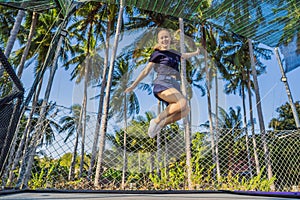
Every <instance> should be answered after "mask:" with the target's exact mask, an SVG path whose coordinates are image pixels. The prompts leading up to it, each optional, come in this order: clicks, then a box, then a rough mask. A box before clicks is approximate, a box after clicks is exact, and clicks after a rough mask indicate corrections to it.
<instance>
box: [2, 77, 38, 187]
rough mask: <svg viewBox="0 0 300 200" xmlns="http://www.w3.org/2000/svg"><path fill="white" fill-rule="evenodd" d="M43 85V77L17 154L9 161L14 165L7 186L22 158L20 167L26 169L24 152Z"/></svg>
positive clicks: (11, 156)
mask: <svg viewBox="0 0 300 200" xmlns="http://www.w3.org/2000/svg"><path fill="white" fill-rule="evenodd" d="M42 85H43V79H41V81H40V83H39V85H38V88H37V91H36V92H35V94H34V98H33V101H32V108H31V111H30V113H29V116H28V119H27V123H26V126H25V129H24V134H23V135H22V138H21V141H20V143H19V146H18V149H17V151H16V154H15V153H14V152H13V151H12V152H11V154H10V157H9V159H11V160H12V159H13V160H12V161H10V162H9V163H11V162H12V166H11V169H10V171H9V175H8V180H7V186H11V185H10V184H11V183H12V180H13V179H14V170H15V169H16V168H17V166H18V164H19V162H20V160H22V162H21V163H22V165H21V167H20V169H22V168H23V171H24V170H25V164H26V162H25V161H26V158H24V154H25V152H26V149H27V148H28V145H29V141H30V132H31V131H30V130H31V128H32V117H33V114H34V112H35V110H36V104H37V101H38V97H39V95H40V92H41V89H42ZM24 112H25V109H23V110H22V114H21V115H23V114H24ZM14 143H16V142H14ZM14 143H13V144H14ZM12 149H15V148H12ZM22 152H24V153H23V158H21V157H22ZM14 154H15V155H14ZM9 166H10V164H9Z"/></svg>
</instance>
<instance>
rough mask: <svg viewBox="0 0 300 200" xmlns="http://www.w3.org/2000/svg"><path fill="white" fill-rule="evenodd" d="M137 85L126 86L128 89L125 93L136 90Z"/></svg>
mask: <svg viewBox="0 0 300 200" xmlns="http://www.w3.org/2000/svg"><path fill="white" fill-rule="evenodd" d="M134 88H135V87H133V86H132V85H131V86H129V87H128V88H126V90H125V91H124V92H125V93H129V92H132V91H133V90H134Z"/></svg>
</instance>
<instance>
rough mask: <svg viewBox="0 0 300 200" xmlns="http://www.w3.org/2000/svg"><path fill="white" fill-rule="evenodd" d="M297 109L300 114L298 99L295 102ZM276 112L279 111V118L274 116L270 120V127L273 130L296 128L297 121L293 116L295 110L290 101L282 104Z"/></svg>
mask: <svg viewBox="0 0 300 200" xmlns="http://www.w3.org/2000/svg"><path fill="white" fill-rule="evenodd" d="M295 107H296V110H297V112H298V115H300V102H299V101H297V102H296V103H295ZM276 112H277V113H278V117H277V118H272V119H271V121H270V122H269V128H272V129H273V130H295V129H297V127H296V122H295V119H294V116H293V112H292V109H291V106H290V104H289V103H288V102H286V103H285V104H284V105H282V106H280V107H279V108H277V109H276Z"/></svg>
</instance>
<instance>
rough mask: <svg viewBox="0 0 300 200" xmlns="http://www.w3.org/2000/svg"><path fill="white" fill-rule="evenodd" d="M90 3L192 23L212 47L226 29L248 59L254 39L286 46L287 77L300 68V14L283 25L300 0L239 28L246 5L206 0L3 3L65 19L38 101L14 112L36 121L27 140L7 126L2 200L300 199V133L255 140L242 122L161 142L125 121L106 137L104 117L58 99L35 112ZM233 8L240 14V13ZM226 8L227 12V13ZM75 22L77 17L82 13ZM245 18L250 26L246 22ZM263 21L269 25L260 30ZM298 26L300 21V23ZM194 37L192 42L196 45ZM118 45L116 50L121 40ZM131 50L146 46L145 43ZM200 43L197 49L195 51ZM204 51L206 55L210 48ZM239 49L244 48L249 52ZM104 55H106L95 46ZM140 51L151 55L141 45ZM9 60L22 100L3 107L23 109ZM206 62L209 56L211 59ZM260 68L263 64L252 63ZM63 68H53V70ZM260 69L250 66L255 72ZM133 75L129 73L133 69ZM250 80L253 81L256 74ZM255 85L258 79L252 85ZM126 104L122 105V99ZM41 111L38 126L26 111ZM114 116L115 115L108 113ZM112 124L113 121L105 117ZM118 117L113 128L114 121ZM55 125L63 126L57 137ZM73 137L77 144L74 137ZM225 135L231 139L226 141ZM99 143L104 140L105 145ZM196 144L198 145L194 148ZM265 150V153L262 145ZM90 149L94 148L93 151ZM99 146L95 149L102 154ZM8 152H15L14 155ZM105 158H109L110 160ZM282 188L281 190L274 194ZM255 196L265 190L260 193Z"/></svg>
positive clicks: (256, 9) (254, 12) (256, 11)
mask: <svg viewBox="0 0 300 200" xmlns="http://www.w3.org/2000/svg"><path fill="white" fill-rule="evenodd" d="M91 2H98V3H99V2H100V3H103V5H105V3H107V4H108V5H110V4H113V5H114V4H119V3H120V2H124V3H125V6H128V7H133V8H138V9H142V10H143V8H147V9H146V11H147V12H150V13H151V16H153V15H154V14H153V13H152V12H156V14H158V19H159V16H160V15H164V16H166V18H170V19H172V20H173V19H174V18H176V19H177V18H183V19H184V20H185V23H187V24H189V25H191V24H193V25H195V27H196V28H195V29H196V30H198V31H197V32H196V33H197V34H199V35H197V34H195V38H198V40H200V39H201V38H202V39H203V38H204V39H205V41H206V38H205V37H204V36H205V35H206V34H209V33H213V31H216V30H217V31H218V33H219V36H220V37H222V36H224V35H225V33H226V34H228V36H230V37H234V38H237V39H238V41H239V43H238V44H237V43H236V44H235V45H240V44H242V43H244V44H245V46H246V47H247V48H246V51H248V50H249V49H250V47H248V45H249V46H250V44H251V46H252V42H251V40H253V41H254V42H253V45H254V46H255V45H256V48H258V47H257V44H258V43H261V44H264V45H268V47H270V48H271V47H272V48H274V47H276V49H277V48H279V49H280V51H281V54H283V55H284V58H285V65H286V67H287V66H290V68H286V69H285V72H286V73H287V72H289V71H292V70H294V69H296V68H298V67H299V66H300V57H299V54H294V53H297V52H299V49H297V48H299V46H296V44H298V43H299V42H298V43H297V40H296V36H295V35H296V34H295V33H298V34H299V30H298V29H299V28H298V26H296V25H295V26H290V25H291V24H293V23H294V22H295V21H296V20H292V19H294V18H296V17H297V16H296V17H291V19H288V18H287V17H286V18H284V16H285V15H286V13H288V12H290V11H291V10H293V8H294V7H296V8H299V7H300V6H299V5H300V3H299V2H298V1H297V2H296V1H294V2H293V1H288V0H286V1H284V2H285V3H284V4H282V5H281V3H280V2H281V1H271V0H268V1H263V2H262V3H261V4H260V5H259V6H258V5H256V4H253V5H252V4H250V5H245V6H246V8H247V10H249V11H251V12H249V13H248V15H249V16H248V17H243V16H240V18H239V19H238V20H237V22H238V23H237V24H231V21H230V20H233V19H234V18H233V17H232V16H231V15H233V16H235V12H233V11H241V13H240V14H245V13H244V10H240V8H239V7H240V5H234V6H231V3H232V2H231V1H230V0H216V1H208V2H210V3H209V4H208V5H206V4H202V3H203V2H204V1H193V0H187V1H179V2H177V1H176V4H175V3H174V2H175V1H167V0H166V1H164V0H161V1H159V0H158V1H150V0H143V1H131V0H125V1H120V2H118V1H111V0H103V1H102V0H95V1H88V0H80V1H71V0H51V1H39V2H38V3H37V2H36V1H30V0H28V1H25V0H24V1H0V5H2V6H8V8H13V9H19V10H26V11H28V12H39V13H40V14H41V15H42V13H43V12H44V11H45V10H51V9H57V12H58V13H59V14H58V15H57V21H55V22H56V23H57V25H56V24H55V23H53V24H55V25H56V27H55V29H54V30H55V31H54V30H53V38H51V42H50V43H49V50H48V52H47V56H46V57H45V61H44V63H43V65H42V68H41V70H40V72H39V74H38V75H37V76H36V77H35V79H34V82H33V84H32V87H31V89H30V91H29V94H30V95H29V94H28V95H27V97H26V99H25V101H24V103H23V104H22V105H19V104H17V105H16V106H15V110H16V111H15V112H16V113H17V114H18V115H16V114H14V115H13V116H14V117H15V118H17V117H18V118H19V115H20V116H21V111H23V113H25V114H27V115H26V116H28V119H26V120H27V121H28V122H30V123H27V124H28V127H27V125H26V129H25V130H26V134H24V133H23V132H22V131H23V130H20V129H17V128H19V127H18V126H17V120H13V119H11V118H10V116H11V112H12V111H10V112H6V113H7V116H9V117H6V118H7V119H6V120H7V123H6V124H5V127H4V128H5V129H3V130H5V131H4V132H7V131H6V130H7V129H8V128H10V129H9V130H10V133H11V138H9V137H7V136H6V135H5V137H4V136H3V138H7V139H6V140H7V141H6V143H5V144H6V145H5V147H6V146H7V148H4V147H3V150H2V153H1V155H0V161H2V160H3V162H0V175H3V178H2V179H3V180H2V182H1V183H2V187H7V188H10V189H4V190H2V191H1V190H0V199H87V200H88V199H94V200H97V199H104V200H105V199H109V200H114V199H125V200H126V199H128V200H131V199H132V200H133V199H134V200H139V199H141V200H155V199H166V200H168V199H173V200H176V199H183V200H192V199H193V200H195V199H208V200H217V199H221V200H222V199H242V200H243V199H245V200H246V199H270V200H271V199H272V200H281V199H300V193H299V190H300V182H299V180H300V178H299V165H298V163H299V153H300V152H299V149H300V148H298V147H299V146H298V145H299V144H300V137H299V136H300V134H299V129H296V130H288V131H280V132H276V130H272V131H269V132H268V131H266V130H263V131H261V130H260V132H259V133H256V132H254V129H253V132H252V133H251V134H250V137H249V138H248V132H247V134H243V133H244V127H242V126H238V124H239V123H236V124H234V126H233V127H231V128H228V127H225V128H223V129H218V128H216V132H215V133H213V132H211V133H210V132H209V131H210V130H208V129H207V130H205V131H203V129H201V130H200V128H199V125H197V126H192V125H191V126H192V127H190V128H189V130H190V131H191V133H192V134H191V135H193V138H192V139H191V140H190V139H189V138H188V139H186V138H185V137H184V135H185V134H183V133H184V131H186V130H187V129H184V128H183V127H181V125H178V127H177V126H176V127H168V128H166V129H164V130H163V131H164V132H163V133H165V135H167V136H168V137H166V136H161V137H160V136H159V137H157V140H151V139H149V138H148V137H145V136H144V135H143V134H144V132H145V130H147V127H148V125H149V123H148V122H147V121H146V120H145V121H144V122H145V123H139V122H138V121H134V120H133V121H131V122H130V123H128V124H129V125H128V126H127V122H126V123H125V124H126V125H120V127H117V128H116V126H115V125H116V124H117V125H119V121H118V123H117V122H114V123H113V122H112V121H109V122H105V123H106V124H104V125H105V126H103V125H101V126H102V127H105V128H102V127H101V133H100V134H99V132H98V133H97V131H96V130H99V129H100V128H99V127H97V125H99V126H100V123H99V118H98V117H99V115H98V114H97V113H101V112H97V111H95V112H86V113H87V114H88V115H87V116H85V117H84V119H82V118H83V117H81V115H78V113H79V112H78V110H76V108H75V107H71V108H69V107H68V108H67V107H65V106H61V105H55V104H53V105H52V104H51V103H50V92H49V94H48V96H47V97H45V98H44V99H47V101H49V102H48V103H45V102H43V103H45V105H47V106H45V105H44V104H41V105H39V104H38V102H37V104H36V105H34V106H33V105H31V106H30V105H29V104H30V102H31V98H33V93H34V91H35V89H36V88H37V86H38V83H39V82H40V80H41V79H42V77H43V76H44V74H45V72H46V70H47V67H48V65H50V64H49V63H52V60H55V61H56V62H57V60H56V59H54V58H55V57H56V58H57V56H55V55H56V52H55V50H56V48H55V47H56V46H58V47H60V46H61V45H63V41H66V38H67V39H68V37H69V36H70V34H67V32H68V31H66V30H68V28H69V27H68V26H67V25H68V23H67V21H68V19H69V18H71V16H74V13H75V12H77V11H78V10H80V9H82V8H84V6H87V5H89V3H91ZM201 2H202V3H201ZM100 3H99V5H100ZM91 5H92V6H95V8H98V9H99V8H100V7H97V6H98V4H91ZM96 5H97V6H96ZM101 5H102V4H101ZM179 5H182V6H179ZM203 7H205V9H204V8H203ZM231 7H233V8H234V10H233V11H232V10H231ZM121 8H122V9H120V10H121V11H123V6H121ZM164 8H167V9H164ZM261 8H265V9H264V10H263V11H262V13H260V12H261ZM101 9H106V7H105V6H103V8H102V7H101ZM99 10H100V9H99ZM116 10H117V9H116ZM199 10H201V12H199ZM221 10H223V11H222V12H221ZM100 11H101V10H100ZM121 11H120V13H121V14H122V12H121ZM225 11H226V12H225ZM293 13H294V12H292V14H293ZM76 14H77V15H78V12H77V13H76ZM102 14H103V13H102ZM245 15H246V14H245ZM101 16H102V15H101ZM119 16H122V15H119ZM230 16H231V17H230ZM237 16H238V15H237ZM292 16H293V15H292ZM228 17H229V18H228ZM200 19H201V20H200ZM245 19H249V20H247V21H246V20H245ZM275 19H277V21H276V20H275ZM168 20H169V19H168ZM168 20H166V21H168ZM262 20H263V23H260V22H261V21H262ZM120 21H121V20H120ZM170 21H171V20H170ZM196 22H197V23H196ZM120 24H121V23H119V25H120ZM203 24H205V26H204V25H203ZM295 24H297V23H296V22H295ZM200 25H201V27H200ZM231 26H232V27H231ZM285 26H287V27H290V29H288V30H285V29H283V27H285ZM187 27H189V26H187ZM199 27H200V28H199ZM274 27H276V28H274ZM277 27H281V28H282V30H278V29H277ZM177 28H178V27H177V26H176V29H177ZM202 28H207V32H201V31H200V30H202ZM176 29H175V28H174V32H176V31H175V30H176ZM49 30H50V29H49ZM70 30H71V29H70ZM141 30H142V29H141ZM144 30H147V31H148V32H149V34H148V36H149V37H148V38H147V39H145V38H142V39H143V40H141V41H144V40H145V41H144V43H145V44H146V40H147V42H149V41H150V42H149V43H151V40H148V39H149V38H153V37H152V35H151V31H149V30H150V29H148V28H145V29H143V31H144ZM151 30H152V29H151ZM153 30H154V29H153ZM208 30H209V31H208ZM254 30H255V31H254ZM217 31H216V32H217ZM116 32H117V31H116ZM141 32H142V31H141ZM54 33H55V34H54ZM69 33H70V32H69ZM223 34H224V35H223ZM46 35H47V34H46ZM116 35H119V34H116ZM150 35H151V36H150ZM200 36H201V37H200ZM213 36H214V34H211V35H209V37H213ZM135 37H136V38H134V39H132V40H135V39H138V36H135ZM193 37H194V36H193ZM193 37H191V38H192V39H194V38H193ZM186 38H187V37H186ZM245 39H246V40H245ZM186 40H187V39H186ZM198 40H197V41H196V42H197V43H198ZM248 40H249V41H248ZM115 41H116V44H117V41H118V38H117V37H116V38H115ZM216 41H217V39H216ZM255 41H257V43H256V42H255ZM212 43H213V42H212ZM147 44H148V43H147ZM195 44H196V43H195ZM203 44H204V43H203ZM205 44H206V43H205ZM130 45H131V46H135V45H136V46H138V44H134V45H133V44H130ZM193 45H194V41H193V43H192V44H191V47H192V46H193ZM114 46H115V45H114ZM145 46H146V45H145ZM62 47H63V46H62ZM205 47H207V46H205ZM205 47H203V48H204V49H205ZM216 48H219V47H216ZM239 48H240V49H241V50H245V49H244V46H243V45H241V46H239ZM57 49H59V48H57ZM95 49H97V48H96V47H95ZM141 49H143V48H142V47H141ZM251 49H252V47H251ZM277 50H278V49H277ZM205 51H206V50H205ZM266 51H268V50H266ZM57 55H59V54H57ZM265 55H267V54H265ZM278 55H279V54H278ZM266 57H268V56H266ZM278 57H279V56H278ZM2 58H3V60H4V61H1V62H5V63H7V66H5V65H4V64H3V63H2V65H4V67H6V68H5V70H6V71H5V72H7V74H8V76H9V78H8V80H9V81H11V82H13V86H14V87H12V88H17V89H18V90H17V92H19V93H17V94H15V93H13V92H11V93H9V94H8V95H7V96H6V97H5V98H3V101H4V100H5V103H7V102H16V101H15V99H17V98H19V99H18V100H19V101H17V102H19V103H20V104H21V102H22V100H23V95H24V91H23V90H24V89H23V86H22V87H21V83H20V80H19V78H14V77H16V74H14V72H13V73H8V72H9V70H11V69H13V67H12V66H10V65H9V63H8V61H7V59H8V58H6V55H3V56H2ZM205 59H210V58H206V57H205ZM95 60H96V59H95ZM111 60H115V57H112V58H111ZM212 60H214V59H212V57H211V60H210V61H212ZM93 61H94V60H93ZM249 61H250V60H249ZM252 61H253V63H254V58H253V57H252V59H251V62H252ZM56 62H54V61H53V63H56ZM87 63H90V62H87ZM91 63H92V62H91ZM249 63H250V62H248V64H249ZM253 63H251V64H252V65H254V64H253ZM112 65H113V62H112ZM199 65H200V64H199ZM201 66H202V65H201ZM248 67H250V65H249V66H248ZM112 69H113V68H112ZM199 69H200V67H199ZM201 69H202V68H201ZM203 69H204V68H203ZM249 69H250V68H249ZM53 70H56V69H53ZM128 71H130V70H129V69H128ZM248 72H249V77H250V71H247V73H248ZM54 73H55V72H54ZM245 73H246V71H245ZM247 75H248V74H247ZM53 76H54V75H53ZM103 77H105V76H103ZM283 78H284V77H283ZM53 80H54V79H53ZM249 81H251V79H250V78H249ZM120 85H122V84H120ZM123 85H126V84H123ZM17 86H19V87H17ZM107 88H109V87H107ZM108 91H110V90H108ZM115 91H118V90H115ZM120 91H121V93H120V95H119V96H118V95H117V94H118V93H115V94H114V95H115V96H116V97H121V95H122V94H123V91H124V90H121V89H120ZM107 94H108V93H107ZM45 96H46V95H45ZM100 96H101V95H100ZM102 96H104V95H102ZM107 96H109V94H108V95H107ZM249 96H250V95H249ZM74 97H75V96H74ZM115 99H118V98H115ZM120 99H121V100H122V101H123V99H122V98H120ZM125 99H126V98H125ZM104 100H105V99H104ZM6 101H7V102H6ZM108 101H109V100H108ZM125 101H126V100H125ZM82 104H83V103H82ZM257 104H258V103H257ZM0 105H1V104H0ZM107 105H108V104H107ZM48 106H49V107H48ZM147 106H148V105H147ZM155 106H156V105H155ZM20 107H21V108H20ZM148 107H150V106H148ZM117 108H118V107H117ZM35 109H37V110H38V111H39V113H40V116H39V117H36V118H34V117H35V116H34V114H35V113H34V112H32V115H31V113H27V111H28V110H32V111H34V110H35ZM77 109H78V108H77ZM159 109H160V108H159ZM82 110H84V109H82ZM124 110H126V109H124ZM85 111H86V110H85ZM232 111H234V110H232ZM106 112H108V109H107V111H106ZM77 115H78V116H77ZM32 116H33V117H32ZM104 116H107V115H105V114H104ZM62 119H64V121H63V120H62ZM112 119H113V120H114V118H112ZM35 120H36V121H35ZM68 120H69V121H68ZM20 121H21V120H20ZM79 121H80V123H79ZM81 121H85V122H88V123H87V124H85V125H83V127H84V129H82V130H83V132H84V133H85V131H86V133H88V134H87V135H84V134H81V135H80V134H79V131H77V132H76V136H75V131H74V132H68V131H70V130H76V129H77V128H78V127H80V128H82V127H81V125H80V126H79V125H78V126H77V123H78V124H81ZM1 122H2V121H1ZM8 122H9V123H8ZM13 122H14V123H13ZM68 122H70V123H72V124H71V125H72V126H73V127H71V128H70V129H68V127H69V126H68V125H70V124H69V123H68ZM111 122H112V123H111ZM2 123H3V122H2ZM55 123H56V124H55ZM34 125H36V126H34ZM56 125H57V126H56ZM58 125H60V126H61V127H59V126H58ZM90 125H91V126H90ZM94 125H95V127H94ZM133 125H134V126H133ZM31 126H34V129H33V130H31ZM123 126H125V127H123ZM20 127H21V126H20ZM56 127H58V128H57V129H56ZM253 127H254V126H253ZM72 128H73V129H72ZM78 130H79V128H78ZM94 130H95V131H94ZM18 131H19V132H18ZM246 131H248V130H246ZM94 132H95V133H96V134H95V135H96V136H98V137H99V135H101V136H103V138H98V137H97V138H96V139H95V138H92V133H94ZM265 132H266V134H267V135H268V138H267V141H266V138H265V137H264V134H265ZM46 133H47V134H46ZM209 133H210V134H212V135H214V134H215V137H216V138H217V139H216V142H217V143H214V139H211V137H209ZM249 133H250V131H249ZM68 134H70V136H72V137H71V138H69V135H68ZM72 134H73V135H72ZM231 134H232V135H231ZM235 134H236V135H235ZM3 135H4V134H3ZM45 135H46V136H49V135H50V136H55V137H53V138H54V139H53V140H51V141H50V140H49V141H48V142H49V143H46V142H47V141H43V138H44V136H45ZM162 135H163V134H162ZM187 135H188V134H187ZM12 136H14V138H12ZM23 136H24V137H23ZM29 136H30V137H29ZM219 136H222V137H220V138H218V137H219ZM75 137H77V139H76V138H75ZM105 137H106V138H105ZM28 138H29V139H30V140H29V139H28ZM45 139H47V138H45ZM85 139H86V141H87V142H86V141H85ZM98 139H99V140H98ZM105 139H107V140H108V142H110V143H109V144H110V146H109V148H105V141H106V140H105ZM3 140H4V139H3ZM19 141H22V143H21V142H20V144H19ZM66 141H67V142H66ZM75 141H76V142H75ZM92 141H93V142H92ZM99 141H101V142H102V141H104V142H103V144H101V143H99ZM123 141H125V142H123ZM190 141H194V142H192V143H191V144H190ZM232 141H234V142H232ZM79 142H81V147H82V148H81V149H79V148H78V144H79ZM97 142H98V143H99V146H100V147H101V148H99V153H97V152H96V150H97V146H96V145H97ZM122 142H123V143H122ZM256 142H257V144H258V146H256ZM86 143H88V144H89V145H86ZM92 143H93V147H92ZM21 144H22V145H21ZM94 144H96V145H95V148H94ZM215 144H217V145H215ZM23 145H25V146H23ZM85 145H86V146H85ZM8 147H10V148H9V149H8ZM102 147H103V148H102ZM186 147H187V148H186ZM281 147H284V148H281ZM23 148H24V149H25V150H26V151H25V150H23ZM1 149H2V148H1ZM186 149H187V150H189V149H193V157H192V161H193V162H190V160H189V162H186V163H192V165H189V166H188V167H187V165H185V162H184V161H185V160H184V159H185V157H186V160H188V159H190V158H189V157H188V156H187V155H186V154H188V153H189V154H190V153H191V152H186V151H185V150H186ZM216 150H218V151H216ZM234 150H236V151H234ZM216 152H218V153H219V154H217V153H216ZM79 153H80V156H81V157H80V158H81V160H80V163H79V162H78V161H77V157H76V156H77V155H79ZM91 155H92V156H91ZM96 155H98V156H99V155H100V157H98V159H97V158H96ZM102 155H103V157H101V156H102ZM94 156H95V157H94ZM216 158H218V159H216ZM4 161H5V162H4ZM270 161H271V162H270ZM79 164H80V165H79ZM271 164H272V166H271ZM2 165H3V166H2ZM87 167H88V168H87ZM192 167H193V171H192ZM271 167H272V168H271ZM272 170H273V171H272ZM193 173H194V174H193ZM272 173H273V174H272ZM192 175H193V176H192ZM98 176H99V177H98ZM187 183H188V184H187ZM275 186H276V189H274V188H275ZM11 188H15V189H11ZM28 188H29V189H28ZM188 188H189V189H188ZM191 188H193V189H191ZM147 189H148V190H147ZM194 189H195V190H194ZM202 189H203V190H202ZM240 190H243V191H240ZM252 190H253V191H252ZM256 190H259V191H265V192H257V191H256ZM268 191H281V192H268ZM285 191H291V192H285ZM292 191H296V192H292Z"/></svg>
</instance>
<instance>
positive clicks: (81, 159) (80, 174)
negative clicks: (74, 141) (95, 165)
mask: <svg viewBox="0 0 300 200" xmlns="http://www.w3.org/2000/svg"><path fill="white" fill-rule="evenodd" d="M89 60H90V56H89V54H88V55H87V60H86V62H87V64H86V66H85V70H84V71H85V72H84V73H85V74H84V76H85V77H84V89H83V90H84V91H83V100H82V107H81V112H82V115H83V117H82V119H83V120H82V121H83V125H82V127H81V128H82V130H81V158H80V167H79V178H81V176H82V173H83V165H84V146H85V145H84V143H85V132H86V121H87V118H86V109H87V89H88V82H89V78H88V77H89V68H90V66H89V65H90V62H89ZM80 122H81V121H80Z"/></svg>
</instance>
